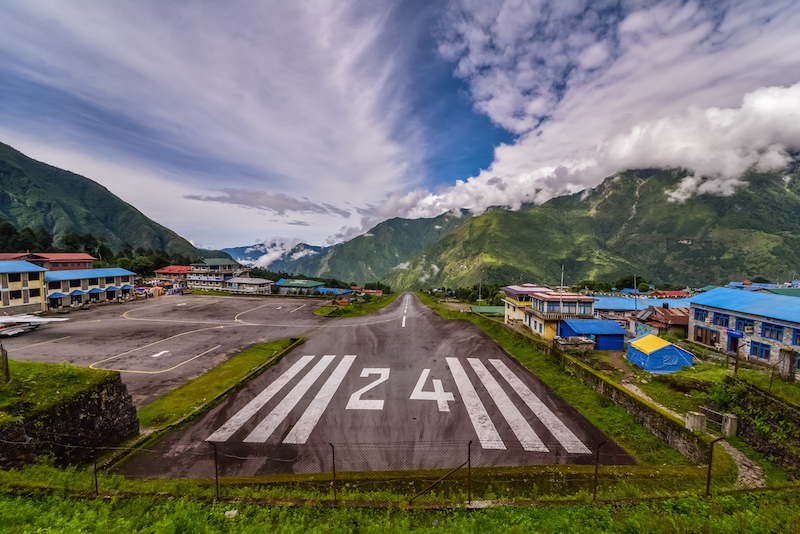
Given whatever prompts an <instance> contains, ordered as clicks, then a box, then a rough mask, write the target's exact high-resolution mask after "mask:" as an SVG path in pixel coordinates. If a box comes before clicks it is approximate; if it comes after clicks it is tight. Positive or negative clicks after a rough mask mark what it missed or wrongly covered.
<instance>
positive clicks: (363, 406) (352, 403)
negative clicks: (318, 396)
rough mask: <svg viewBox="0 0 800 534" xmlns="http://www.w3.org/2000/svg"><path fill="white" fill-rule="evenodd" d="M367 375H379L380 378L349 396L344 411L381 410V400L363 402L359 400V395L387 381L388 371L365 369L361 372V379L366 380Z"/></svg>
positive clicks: (363, 400) (372, 368)
mask: <svg viewBox="0 0 800 534" xmlns="http://www.w3.org/2000/svg"><path fill="white" fill-rule="evenodd" d="M369 375H381V376H380V377H379V378H378V379H377V380H375V381H374V382H371V383H369V384H367V385H366V386H364V387H363V388H361V389H359V390H358V391H356V392H355V393H353V394H352V395H350V400H349V401H347V406H345V410H383V401H382V400H365V399H362V398H361V395H363V394H364V393H366V392H367V391H369V390H371V389H372V388H374V387H376V386H377V385H378V384H382V383H383V382H386V381H387V380H389V369H386V368H383V369H379V368H374V367H365V368H364V369H362V370H361V378H366V377H368V376H369Z"/></svg>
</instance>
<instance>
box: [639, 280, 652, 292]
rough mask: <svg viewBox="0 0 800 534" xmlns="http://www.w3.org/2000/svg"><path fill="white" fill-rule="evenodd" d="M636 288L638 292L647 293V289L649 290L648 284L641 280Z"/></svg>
mask: <svg viewBox="0 0 800 534" xmlns="http://www.w3.org/2000/svg"><path fill="white" fill-rule="evenodd" d="M637 289H638V290H639V293H647V292H648V291H650V284H646V283H644V282H642V283H641V284H639V287H638V288H637Z"/></svg>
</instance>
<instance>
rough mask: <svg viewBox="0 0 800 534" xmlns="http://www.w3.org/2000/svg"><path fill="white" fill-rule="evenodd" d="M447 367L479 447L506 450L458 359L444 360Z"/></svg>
mask: <svg viewBox="0 0 800 534" xmlns="http://www.w3.org/2000/svg"><path fill="white" fill-rule="evenodd" d="M445 360H446V361H447V365H448V366H449V367H450V373H451V374H452V375H453V380H454V381H455V383H456V387H457V388H458V393H459V394H460V395H461V399H462V400H463V401H464V407H465V408H466V409H467V415H469V420H470V421H471V422H472V426H473V428H474V429H475V433H476V434H477V435H478V440H479V441H480V442H481V447H483V448H484V449H495V450H503V451H504V450H506V445H505V443H503V440H502V439H501V438H500V434H498V433H497V429H496V428H495V426H494V423H492V419H491V418H490V417H489V414H488V413H487V412H486V408H485V407H484V406H483V403H482V402H481V399H480V397H478V393H477V392H476V391H475V388H474V387H473V385H472V382H470V381H469V377H468V376H467V373H466V372H465V371H464V368H463V367H462V366H461V362H460V361H458V358H445Z"/></svg>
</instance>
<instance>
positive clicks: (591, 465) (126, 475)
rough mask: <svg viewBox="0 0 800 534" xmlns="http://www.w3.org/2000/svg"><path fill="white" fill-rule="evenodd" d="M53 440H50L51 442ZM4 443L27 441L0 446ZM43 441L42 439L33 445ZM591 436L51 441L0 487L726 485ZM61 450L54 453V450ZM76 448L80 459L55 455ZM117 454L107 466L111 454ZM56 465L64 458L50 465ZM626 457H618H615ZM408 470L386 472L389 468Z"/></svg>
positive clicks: (583, 495)
mask: <svg viewBox="0 0 800 534" xmlns="http://www.w3.org/2000/svg"><path fill="white" fill-rule="evenodd" d="M53 443H55V442H52V443H51V444H53ZM0 445H2V447H4V448H6V449H7V448H9V447H17V446H20V447H23V446H30V442H11V443H9V442H7V441H5V442H0ZM39 445H42V443H39ZM604 445H606V443H601V444H599V446H598V447H596V448H595V450H594V451H591V454H583V455H566V454H565V456H564V457H563V458H560V459H559V461H560V462H561V463H559V464H552V463H537V462H536V457H537V455H536V454H535V453H532V452H531V451H527V450H524V449H523V448H522V447H517V448H514V447H512V446H509V445H506V448H505V450H492V449H484V448H483V446H482V445H481V444H479V443H477V442H415V443H376V444H347V443H324V444H318V445H303V446H286V445H268V444H260V445H252V446H248V447H243V446H242V444H228V443H209V442H203V443H202V444H201V445H200V446H194V447H190V448H187V449H185V450H181V449H180V448H174V447H173V448H170V449H169V450H166V451H165V450H163V449H158V448H147V447H143V448H136V449H128V448H124V447H89V446H81V445H62V444H57V445H56V446H57V447H59V448H61V449H64V450H65V451H66V450H67V449H69V454H65V455H63V456H61V461H59V459H58V458H57V457H56V456H57V455H56V456H53V455H49V456H48V455H42V456H41V457H40V460H39V461H38V462H37V463H35V464H32V465H28V466H26V467H21V468H12V469H7V470H4V471H0V484H3V485H5V486H7V487H15V488H22V489H25V488H27V489H30V488H50V489H56V490H62V491H63V490H68V491H72V492H77V493H81V494H87V495H91V494H95V495H120V494H121V495H131V494H133V495H137V494H138V495H142V494H149V495H167V496H187V495H191V496H195V497H199V498H212V499H242V498H247V499H256V500H258V499H264V500H271V501H273V502H274V501H276V500H277V501H281V502H286V501H291V502H295V501H303V502H306V501H308V500H311V501H313V502H321V501H328V502H334V503H341V502H349V503H357V504H358V503H368V502H372V503H375V502H396V503H403V502H405V503H406V504H420V503H425V502H428V503H430V502H437V503H450V504H459V503H462V504H463V503H466V504H471V503H473V502H474V501H491V500H504V501H514V500H526V501H530V500H533V501H536V500H539V501H558V500H580V501H591V500H595V499H597V500H606V499H620V498H628V499H630V498H649V497H663V496H670V495H684V494H686V493H690V494H701V495H702V494H709V493H711V491H712V489H713V490H714V491H715V492H720V491H725V490H729V489H732V488H733V482H734V479H735V471H731V469H730V465H727V466H726V465H724V462H722V463H720V464H721V465H714V464H713V463H709V464H708V465H699V466H659V467H644V466H637V465H630V456H629V455H627V454H624V455H623V454H616V453H615V452H614V450H613V447H606V450H605V451H604V450H603V446H604ZM62 452H63V451H62ZM78 456H80V457H81V458H83V459H84V461H83V463H82V464H80V465H76V464H74V463H72V464H69V463H64V462H63V460H64V459H65V458H76V457H78ZM110 458H114V459H115V463H113V465H112V463H111V462H110V460H109V459H110ZM60 463H63V465H59V464H60ZM626 463H627V464H628V465H625V464H626ZM398 465H402V466H413V468H404V469H395V468H394V467H393V466H398Z"/></svg>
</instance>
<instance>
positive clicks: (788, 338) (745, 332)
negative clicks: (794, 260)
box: [689, 288, 800, 364]
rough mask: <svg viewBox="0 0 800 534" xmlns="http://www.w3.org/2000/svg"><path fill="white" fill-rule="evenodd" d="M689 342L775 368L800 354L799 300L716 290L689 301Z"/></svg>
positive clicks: (749, 292)
mask: <svg viewBox="0 0 800 534" xmlns="http://www.w3.org/2000/svg"><path fill="white" fill-rule="evenodd" d="M691 301H692V302H691V312H690V314H689V340H691V341H694V342H695V343H700V344H702V345H707V346H709V347H714V348H715V349H717V350H718V351H721V352H725V351H727V352H733V353H738V354H739V355H742V356H744V355H747V356H750V357H752V358H753V359H755V360H758V361H761V362H764V363H769V364H774V363H777V362H778V361H779V360H780V359H781V351H783V350H786V351H797V350H800V299H798V298H797V297H788V296H784V295H772V294H767V293H759V292H756V291H741V290H739V289H726V288H717V289H713V290H711V291H708V292H706V293H702V294H700V295H697V296H695V297H692V299H691Z"/></svg>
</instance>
